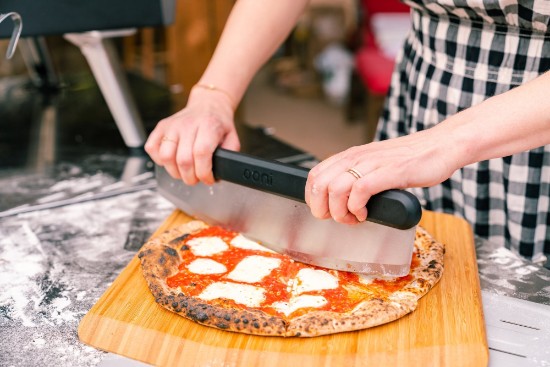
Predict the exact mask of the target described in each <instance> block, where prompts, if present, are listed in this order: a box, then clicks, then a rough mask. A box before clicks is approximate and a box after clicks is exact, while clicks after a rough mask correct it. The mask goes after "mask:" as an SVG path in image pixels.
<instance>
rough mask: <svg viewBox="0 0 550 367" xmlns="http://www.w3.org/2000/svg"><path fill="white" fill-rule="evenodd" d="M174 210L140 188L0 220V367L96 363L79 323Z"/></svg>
mask: <svg viewBox="0 0 550 367" xmlns="http://www.w3.org/2000/svg"><path fill="white" fill-rule="evenodd" d="M173 209H174V208H173V206H172V205H171V204H170V203H169V202H168V201H166V200H164V199H163V198H162V197H160V196H159V195H158V194H157V193H156V192H154V191H151V190H144V191H139V192H135V193H130V194H124V195H120V196H116V197H113V198H109V199H104V200H96V201H91V202H84V203H80V204H74V205H70V206H64V207H60V208H55V209H50V210H42V211H33V212H28V213H24V214H19V215H16V216H11V217H7V218H3V219H1V220H0V289H1V290H2V292H0V356H1V361H2V362H1V363H0V365H6V366H28V365H29V363H30V364H32V363H31V362H30V361H31V360H32V359H33V358H35V359H36V360H35V365H46V366H49V365H56V366H95V365H97V364H98V363H99V362H100V361H101V359H102V358H103V356H104V352H101V351H99V350H96V349H95V348H91V347H88V346H86V345H84V344H82V343H81V342H80V341H79V340H78V336H77V328H78V323H79V322H80V320H81V319H82V317H83V316H84V315H85V314H86V313H87V312H88V310H89V309H90V308H91V307H92V306H93V305H94V303H95V302H96V301H97V300H98V299H99V297H100V296H101V294H103V292H104V291H105V289H106V288H107V287H108V285H109V284H111V283H112V281H113V280H114V279H115V278H116V276H117V275H118V274H119V273H120V271H121V270H122V269H123V268H124V267H125V266H126V265H127V264H128V263H129V262H130V260H131V259H132V257H133V256H134V255H135V253H136V251H137V249H139V248H140V247H141V245H142V244H143V242H144V241H143V239H146V238H148V237H149V236H150V235H151V234H152V232H153V231H154V230H155V229H156V228H157V227H158V226H159V225H160V224H161V222H162V221H163V220H164V219H165V218H166V217H167V216H168V215H169V214H170V212H171V211H172V210H173ZM14 346H18V347H17V348H15V347H14Z"/></svg>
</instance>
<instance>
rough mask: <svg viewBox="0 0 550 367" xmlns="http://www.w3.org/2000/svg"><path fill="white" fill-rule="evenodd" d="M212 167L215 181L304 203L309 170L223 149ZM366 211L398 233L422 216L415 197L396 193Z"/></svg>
mask: <svg viewBox="0 0 550 367" xmlns="http://www.w3.org/2000/svg"><path fill="white" fill-rule="evenodd" d="M212 164H213V171H214V177H216V179H221V180H225V181H229V182H233V183H236V184H240V185H243V186H247V187H251V188H254V189H258V190H262V191H266V192H270V193H273V194H278V195H282V196H285V197H289V198H291V199H294V200H298V201H301V202H305V198H304V192H305V186H306V181H307V175H308V173H309V169H307V168H303V167H298V166H294V165H290V164H286V163H281V162H277V161H273V160H267V159H262V158H258V157H254V156H251V155H247V154H244V153H237V152H233V151H230V150H226V149H222V148H218V149H216V151H215V152H214V158H213V162H212ZM367 211H368V217H367V220H368V221H371V222H374V223H379V224H383V225H386V226H390V227H394V228H398V229H409V228H412V227H414V226H415V225H417V224H418V222H419V221H420V217H421V216H422V209H421V207H420V202H419V201H418V199H417V198H416V196H414V195H413V194H411V193H409V192H407V191H403V190H394V189H392V190H387V191H383V192H381V193H378V194H376V195H373V196H372V197H371V198H370V200H369V201H368V203H367Z"/></svg>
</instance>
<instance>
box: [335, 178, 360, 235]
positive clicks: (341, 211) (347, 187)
mask: <svg viewBox="0 0 550 367" xmlns="http://www.w3.org/2000/svg"><path fill="white" fill-rule="evenodd" d="M355 180H356V178H355V177H354V176H352V175H351V174H349V173H348V172H346V171H344V172H341V173H340V174H339V175H338V176H336V177H335V178H334V180H333V181H332V182H331V183H330V184H329V188H328V206H329V210H330V216H331V217H332V218H333V219H334V220H335V221H337V222H340V223H347V224H351V223H357V219H356V218H355V216H354V215H348V214H350V212H349V210H348V198H349V194H350V191H351V188H352V186H353V184H354V183H355Z"/></svg>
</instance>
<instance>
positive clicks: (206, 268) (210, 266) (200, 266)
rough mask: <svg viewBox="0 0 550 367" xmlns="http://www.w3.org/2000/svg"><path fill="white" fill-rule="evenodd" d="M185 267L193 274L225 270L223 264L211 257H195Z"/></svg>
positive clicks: (215, 272)
mask: <svg viewBox="0 0 550 367" xmlns="http://www.w3.org/2000/svg"><path fill="white" fill-rule="evenodd" d="M187 269H189V271H190V272H192V273H195V274H221V273H225V272H226V271H227V268H226V267H225V265H224V264H220V263H219V262H217V261H214V260H212V259H196V260H194V261H193V262H192V263H190V264H189V265H187Z"/></svg>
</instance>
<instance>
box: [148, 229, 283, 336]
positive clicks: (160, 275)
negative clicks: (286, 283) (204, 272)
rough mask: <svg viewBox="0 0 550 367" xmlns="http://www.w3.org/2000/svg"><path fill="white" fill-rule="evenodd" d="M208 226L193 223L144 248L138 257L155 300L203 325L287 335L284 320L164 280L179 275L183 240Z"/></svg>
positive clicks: (243, 331)
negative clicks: (182, 289) (176, 287)
mask: <svg viewBox="0 0 550 367" xmlns="http://www.w3.org/2000/svg"><path fill="white" fill-rule="evenodd" d="M207 227H208V226H207V225H206V224H205V223H203V222H200V221H191V222H188V223H186V224H184V225H181V226H179V227H177V228H174V229H171V230H169V231H167V232H165V233H163V234H162V235H160V236H159V237H156V238H153V239H151V240H150V241H148V242H147V243H146V244H145V245H144V246H143V248H142V249H141V251H140V252H139V254H138V257H139V259H140V261H141V268H142V271H143V276H144V277H145V280H146V281H147V283H148V285H149V289H150V290H151V293H152V294H153V296H154V297H155V301H156V302H157V303H158V304H159V305H161V306H162V307H164V308H167V309H168V310H170V311H172V312H175V313H177V314H178V315H181V316H183V317H185V318H187V319H189V320H191V321H194V322H197V323H199V324H202V325H207V326H213V327H216V328H218V329H222V330H229V331H236V332H241V333H247V334H256V335H278V336H285V333H286V328H287V326H286V323H285V322H284V320H282V319H279V318H277V317H274V316H271V315H268V314H266V313H264V312H261V311H259V310H239V309H235V308H233V307H231V304H230V302H227V301H224V300H214V301H210V302H205V301H202V300H201V299H198V298H194V297H189V296H186V295H185V294H183V293H181V292H179V291H177V290H174V289H173V288H170V287H168V285H166V282H165V281H164V280H165V279H166V278H168V277H170V276H173V275H175V274H177V273H178V265H179V264H180V262H181V257H180V255H179V251H178V250H179V247H180V246H181V241H182V240H183V239H184V238H185V237H186V236H187V235H189V234H190V233H194V232H197V231H199V230H201V229H203V228H207Z"/></svg>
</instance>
